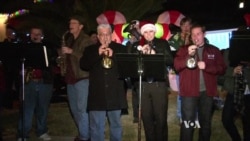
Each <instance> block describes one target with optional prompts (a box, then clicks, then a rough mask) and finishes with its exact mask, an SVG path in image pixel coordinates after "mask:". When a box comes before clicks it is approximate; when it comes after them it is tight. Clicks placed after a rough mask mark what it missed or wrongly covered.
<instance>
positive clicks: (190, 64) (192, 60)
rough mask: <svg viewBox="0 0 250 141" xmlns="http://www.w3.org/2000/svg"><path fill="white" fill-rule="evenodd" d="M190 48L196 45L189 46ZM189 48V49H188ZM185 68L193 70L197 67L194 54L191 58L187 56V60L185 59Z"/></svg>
mask: <svg viewBox="0 0 250 141" xmlns="http://www.w3.org/2000/svg"><path fill="white" fill-rule="evenodd" d="M190 46H196V45H190ZM190 46H189V47H190ZM196 47H197V46H196ZM186 66H187V68H189V69H194V68H196V67H197V57H196V53H195V54H194V55H192V56H189V58H188V59H187V62H186Z"/></svg>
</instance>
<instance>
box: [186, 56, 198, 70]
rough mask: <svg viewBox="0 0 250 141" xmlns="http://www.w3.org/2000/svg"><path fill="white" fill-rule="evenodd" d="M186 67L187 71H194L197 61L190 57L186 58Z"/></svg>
mask: <svg viewBox="0 0 250 141" xmlns="http://www.w3.org/2000/svg"><path fill="white" fill-rule="evenodd" d="M186 66H187V68H189V69H194V68H196V66H197V61H196V59H195V57H190V58H188V60H187V64H186Z"/></svg>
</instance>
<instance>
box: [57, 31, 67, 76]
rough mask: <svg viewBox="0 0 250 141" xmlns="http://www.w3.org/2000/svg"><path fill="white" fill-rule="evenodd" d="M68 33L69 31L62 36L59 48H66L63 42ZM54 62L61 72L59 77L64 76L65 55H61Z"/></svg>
mask: <svg viewBox="0 0 250 141" xmlns="http://www.w3.org/2000/svg"><path fill="white" fill-rule="evenodd" d="M68 33H69V31H66V32H65V33H64V34H63V36H62V42H61V46H62V47H63V46H66V41H65V37H66V35H67V34H68ZM56 62H57V64H58V66H59V67H60V70H61V75H62V76H65V74H66V68H67V67H66V65H67V63H66V55H65V54H61V55H60V56H58V57H57V59H56Z"/></svg>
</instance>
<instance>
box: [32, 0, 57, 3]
mask: <svg viewBox="0 0 250 141" xmlns="http://www.w3.org/2000/svg"><path fill="white" fill-rule="evenodd" d="M39 2H53V0H34V3H39Z"/></svg>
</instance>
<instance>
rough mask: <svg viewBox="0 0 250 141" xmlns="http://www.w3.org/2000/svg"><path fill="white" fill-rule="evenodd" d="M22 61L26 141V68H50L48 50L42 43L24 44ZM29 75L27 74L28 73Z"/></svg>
mask: <svg viewBox="0 0 250 141" xmlns="http://www.w3.org/2000/svg"><path fill="white" fill-rule="evenodd" d="M21 54H22V55H21V56H22V57H21V61H22V88H23V89H22V112H21V113H22V141H24V138H25V137H24V119H25V115H24V111H25V107H24V101H25V92H24V90H25V68H27V67H30V68H32V69H34V68H35V69H45V68H47V67H48V66H49V62H48V56H47V48H46V46H44V45H43V44H42V43H28V44H23V46H22V51H21ZM26 73H27V72H26Z"/></svg>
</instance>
